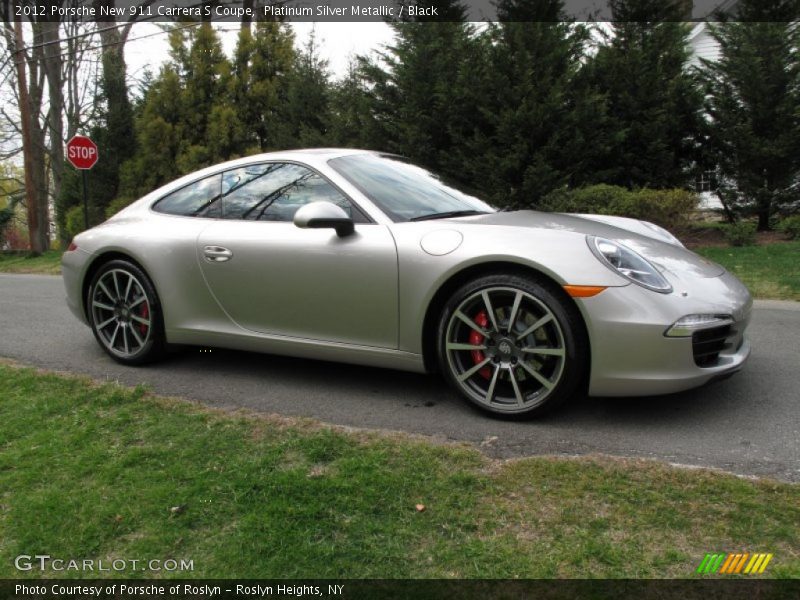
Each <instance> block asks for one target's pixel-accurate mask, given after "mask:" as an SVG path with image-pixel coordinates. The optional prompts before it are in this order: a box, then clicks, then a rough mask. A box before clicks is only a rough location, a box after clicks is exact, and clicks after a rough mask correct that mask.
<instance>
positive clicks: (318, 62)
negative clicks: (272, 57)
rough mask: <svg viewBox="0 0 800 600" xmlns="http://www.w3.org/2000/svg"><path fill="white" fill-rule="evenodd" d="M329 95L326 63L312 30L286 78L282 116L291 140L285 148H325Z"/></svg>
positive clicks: (328, 76) (329, 116)
mask: <svg viewBox="0 0 800 600" xmlns="http://www.w3.org/2000/svg"><path fill="white" fill-rule="evenodd" d="M330 95H331V84H330V74H329V71H328V61H326V60H324V59H323V58H321V57H320V56H319V48H318V46H317V40H316V33H315V31H314V30H313V29H312V31H311V34H310V35H309V38H308V40H307V41H306V43H305V45H304V46H303V50H302V51H301V52H300V53H298V55H297V57H296V59H295V64H294V69H293V70H292V73H291V75H290V76H289V81H288V98H287V102H286V104H285V105H284V106H285V111H284V113H285V119H286V123H287V124H288V125H289V127H290V137H289V139H287V140H286V144H285V147H287V148H307V147H312V146H323V145H325V142H326V140H327V131H328V127H329V125H330V120H331V115H330Z"/></svg>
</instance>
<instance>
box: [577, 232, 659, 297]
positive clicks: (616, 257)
mask: <svg viewBox="0 0 800 600" xmlns="http://www.w3.org/2000/svg"><path fill="white" fill-rule="evenodd" d="M586 241H587V242H588V244H589V249H590V250H591V251H592V252H593V253H594V255H595V256H596V257H597V258H598V259H599V260H600V262H602V263H603V264H604V265H606V266H607V267H608V268H609V269H611V270H612V271H614V272H616V273H619V274H620V275H622V276H623V277H625V278H626V279H629V280H631V281H632V282H633V283H636V284H638V285H641V286H642V287H646V288H647V289H648V290H653V291H654V292H659V293H660V294H669V293H670V292H671V291H672V286H671V285H670V284H669V282H668V281H667V280H666V279H664V276H663V275H661V273H659V272H658V270H657V269H656V268H655V267H654V266H653V265H651V264H650V263H649V262H648V261H647V260H645V259H644V258H642V257H641V256H639V255H638V254H637V253H636V252H634V251H633V250H631V249H630V248H628V247H627V246H623V245H622V244H620V243H619V242H612V241H611V240H607V239H606V238H601V237H595V236H587V238H586Z"/></svg>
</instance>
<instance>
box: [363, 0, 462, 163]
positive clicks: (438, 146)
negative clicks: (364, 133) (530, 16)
mask: <svg viewBox="0 0 800 600" xmlns="http://www.w3.org/2000/svg"><path fill="white" fill-rule="evenodd" d="M437 8H438V12H439V18H440V19H441V20H442V21H436V22H434V21H427V20H419V21H405V22H398V23H394V24H393V25H392V27H393V28H394V29H395V32H396V35H397V39H396V42H395V43H394V44H393V45H392V46H390V47H388V48H387V49H386V51H385V52H383V53H382V54H381V55H380V58H379V60H378V61H364V62H363V63H362V69H361V72H362V73H363V75H364V78H365V83H366V87H367V89H368V90H369V102H370V105H371V110H372V112H373V114H374V116H375V119H376V121H377V123H376V127H375V128H373V135H375V137H376V139H374V140H373V141H374V143H375V144H376V145H377V146H379V147H380V148H381V149H383V150H387V151H390V152H396V153H398V154H403V155H405V156H408V157H409V158H411V159H413V160H414V161H416V162H418V163H420V164H422V165H424V166H427V167H430V168H433V169H441V168H442V166H448V161H447V153H448V152H450V151H451V150H452V149H453V147H454V146H455V144H456V143H457V140H455V139H454V138H453V137H452V133H453V132H454V131H456V130H457V129H458V127H459V125H458V123H457V121H459V119H461V118H462V117H463V114H462V113H461V112H460V110H459V109H462V108H463V107H464V103H463V100H464V97H463V94H462V91H463V87H460V85H463V79H464V78H463V73H464V71H465V70H466V69H468V67H469V65H468V64H466V60H465V58H466V56H467V49H468V47H469V45H470V43H471V42H472V36H473V28H472V27H471V26H470V25H469V24H468V23H466V21H465V19H466V11H465V9H464V7H463V5H462V4H461V3H460V2H458V1H456V0H447V1H445V2H439V3H437Z"/></svg>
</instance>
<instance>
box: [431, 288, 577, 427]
mask: <svg viewBox="0 0 800 600" xmlns="http://www.w3.org/2000/svg"><path fill="white" fill-rule="evenodd" d="M445 336H446V339H445V340H444V350H445V355H446V357H447V363H448V366H449V368H450V370H451V373H452V375H453V377H454V379H455V382H456V384H457V385H458V386H459V387H460V388H461V390H462V391H463V392H464V393H466V394H467V395H468V396H469V397H470V398H472V399H473V400H475V401H476V402H478V403H479V404H481V405H484V406H486V407H487V408H490V409H492V410H493V411H496V412H507V413H518V412H527V411H529V410H531V409H533V408H535V407H537V406H539V405H541V404H542V403H544V402H545V400H546V399H547V398H548V397H549V396H550V395H551V393H552V392H553V390H555V389H556V387H557V386H558V384H559V382H560V381H561V377H562V375H563V373H564V366H565V361H566V356H567V353H566V346H565V343H564V335H563V332H562V329H561V325H560V324H559V322H558V319H557V318H556V316H555V315H554V314H553V311H551V310H550V309H549V308H548V307H547V305H546V304H545V303H544V302H542V301H541V300H539V299H538V298H536V297H535V296H533V295H531V294H529V293H527V292H524V291H522V290H519V289H515V288H512V287H489V288H485V289H482V290H478V291H476V292H474V293H472V294H471V295H469V296H468V297H467V298H466V299H464V300H463V301H462V302H461V303H460V304H459V305H458V307H457V308H456V309H455V310H454V311H453V313H452V315H451V316H450V319H449V322H448V324H447V328H446V332H445Z"/></svg>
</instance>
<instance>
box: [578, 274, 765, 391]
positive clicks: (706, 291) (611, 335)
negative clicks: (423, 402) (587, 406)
mask: <svg viewBox="0 0 800 600" xmlns="http://www.w3.org/2000/svg"><path fill="white" fill-rule="evenodd" d="M671 283H672V284H673V287H674V291H673V292H672V293H671V294H656V293H654V292H651V291H649V290H646V289H644V288H642V287H640V286H638V285H627V286H625V287H619V288H608V289H607V290H606V291H604V292H603V293H601V294H599V295H597V296H595V297H592V298H585V299H581V300H579V301H578V302H579V307H580V309H581V311H582V312H583V313H584V317H585V320H586V323H587V328H588V330H589V338H590V345H591V354H592V368H591V375H590V380H589V394H590V395H592V396H647V395H658V394H671V393H674V392H680V391H683V390H688V389H691V388H694V387H698V386H701V385H704V384H706V383H708V382H710V381H713V380H715V379H720V378H724V377H725V376H727V375H729V374H732V373H734V372H736V371H738V370H739V369H741V368H742V366H743V365H744V363H745V361H746V360H747V358H748V356H749V355H750V343H749V341H748V340H747V338H746V337H745V329H746V327H747V325H748V323H749V321H750V312H751V309H752V304H753V302H752V298H751V297H750V293H749V292H748V291H747V288H746V287H745V286H744V285H743V284H742V283H741V282H740V281H739V280H738V279H736V277H734V276H733V275H731V274H730V273H725V274H723V275H722V276H720V277H712V278H707V279H701V278H698V279H693V280H692V281H691V284H690V285H687V284H685V283H684V282H681V281H680V280H677V279H672V280H671ZM690 314H722V315H730V316H731V317H732V319H733V324H732V325H731V328H730V333H729V335H728V336H727V337H726V339H725V344H724V348H723V349H722V350H721V351H720V353H719V355H718V357H717V358H716V359H715V360H713V361H711V364H707V365H706V366H702V367H701V366H698V364H697V363H696V360H695V356H694V352H693V342H692V338H691V337H682V338H670V337H666V336H665V335H664V332H665V331H666V330H667V328H669V327H670V326H671V325H672V324H673V323H675V322H676V321H677V320H678V319H680V318H682V317H684V316H686V315H690Z"/></svg>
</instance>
